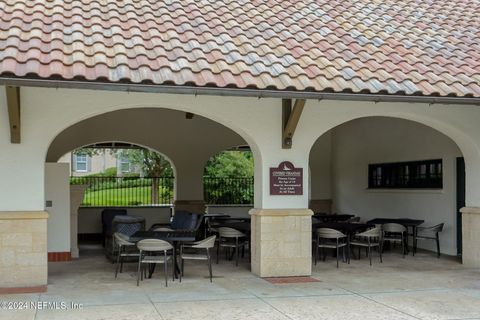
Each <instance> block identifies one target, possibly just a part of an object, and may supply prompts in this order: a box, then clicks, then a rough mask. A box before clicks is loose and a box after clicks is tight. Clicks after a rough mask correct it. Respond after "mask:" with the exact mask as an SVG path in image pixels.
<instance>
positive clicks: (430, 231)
mask: <svg viewBox="0 0 480 320" xmlns="http://www.w3.org/2000/svg"><path fill="white" fill-rule="evenodd" d="M444 225H445V224H444V223H439V224H437V225H435V226H432V227H423V228H418V229H417V232H418V233H419V234H421V235H432V236H433V235H435V234H437V233H439V232H442V230H443V226H444Z"/></svg>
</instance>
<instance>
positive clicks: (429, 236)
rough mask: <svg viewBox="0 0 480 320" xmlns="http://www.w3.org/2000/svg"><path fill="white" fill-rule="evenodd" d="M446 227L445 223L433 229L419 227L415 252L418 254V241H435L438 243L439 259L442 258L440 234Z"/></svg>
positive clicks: (414, 245) (414, 246) (414, 247)
mask: <svg viewBox="0 0 480 320" xmlns="http://www.w3.org/2000/svg"><path fill="white" fill-rule="evenodd" d="M444 225H445V224H444V223H440V224H437V225H435V226H432V227H417V229H416V235H415V242H414V244H413V252H414V253H415V252H417V241H418V240H433V241H435V242H436V243H437V258H440V237H439V235H438V234H439V233H440V232H442V231H443V226H444Z"/></svg>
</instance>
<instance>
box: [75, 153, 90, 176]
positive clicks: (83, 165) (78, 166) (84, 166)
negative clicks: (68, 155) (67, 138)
mask: <svg viewBox="0 0 480 320" xmlns="http://www.w3.org/2000/svg"><path fill="white" fill-rule="evenodd" d="M75 171H77V172H87V171H88V156H87V155H86V154H77V155H76V156H75Z"/></svg>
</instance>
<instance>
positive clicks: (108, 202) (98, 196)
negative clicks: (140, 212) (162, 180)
mask: <svg viewBox="0 0 480 320" xmlns="http://www.w3.org/2000/svg"><path fill="white" fill-rule="evenodd" d="M159 191H160V196H159V198H160V199H159V202H160V203H162V204H164V203H170V202H171V201H172V199H173V197H172V192H171V191H170V192H169V191H168V190H167V189H165V188H160V190H159ZM150 204H152V194H151V187H133V188H116V189H104V190H97V191H91V190H88V189H87V191H86V193H85V197H84V199H83V203H82V206H136V205H150Z"/></svg>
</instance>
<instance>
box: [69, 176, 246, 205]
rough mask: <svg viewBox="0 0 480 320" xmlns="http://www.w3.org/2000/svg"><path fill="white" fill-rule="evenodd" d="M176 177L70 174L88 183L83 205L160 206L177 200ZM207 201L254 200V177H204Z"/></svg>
mask: <svg viewBox="0 0 480 320" xmlns="http://www.w3.org/2000/svg"><path fill="white" fill-rule="evenodd" d="M174 180H175V178H174V177H128V176H125V177H103V176H85V177H70V184H72V185H87V186H88V187H87V190H86V192H85V196H84V198H83V202H82V204H81V206H82V207H124V206H156V205H171V204H173V185H174ZM203 187H204V200H205V202H206V204H252V203H253V194H254V189H253V178H212V177H204V178H203Z"/></svg>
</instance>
